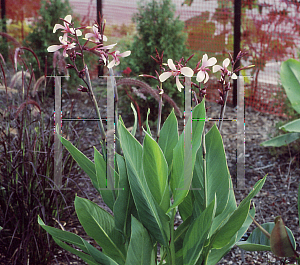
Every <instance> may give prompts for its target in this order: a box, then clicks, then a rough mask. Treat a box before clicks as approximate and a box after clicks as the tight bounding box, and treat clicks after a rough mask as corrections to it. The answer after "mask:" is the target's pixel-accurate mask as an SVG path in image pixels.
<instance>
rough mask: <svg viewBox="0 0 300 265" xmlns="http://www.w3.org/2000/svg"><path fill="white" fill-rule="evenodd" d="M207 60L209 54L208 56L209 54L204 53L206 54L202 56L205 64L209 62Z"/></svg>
mask: <svg viewBox="0 0 300 265" xmlns="http://www.w3.org/2000/svg"><path fill="white" fill-rule="evenodd" d="M207 60H208V56H207V54H204V55H203V56H202V64H203V63H204V62H207Z"/></svg>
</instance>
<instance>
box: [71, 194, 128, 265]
mask: <svg viewBox="0 0 300 265" xmlns="http://www.w3.org/2000/svg"><path fill="white" fill-rule="evenodd" d="M75 210H76V214H77V216H78V219H79V221H80V223H81V225H82V227H83V228H84V230H85V232H86V233H87V234H88V235H89V236H90V237H92V238H93V239H94V240H95V241H96V242H97V243H98V244H99V246H101V247H102V249H103V251H104V253H105V254H107V255H108V256H109V257H111V258H112V259H114V260H115V261H116V262H118V263H119V264H125V260H126V254H125V248H124V245H123V241H122V237H121V233H119V232H118V231H117V230H116V229H115V227H114V219H113V217H112V216H111V215H110V214H109V213H108V212H106V211H105V210H104V209H102V208H101V207H99V206H98V205H97V204H95V203H93V202H91V201H89V200H87V199H84V198H80V197H76V198H75Z"/></svg>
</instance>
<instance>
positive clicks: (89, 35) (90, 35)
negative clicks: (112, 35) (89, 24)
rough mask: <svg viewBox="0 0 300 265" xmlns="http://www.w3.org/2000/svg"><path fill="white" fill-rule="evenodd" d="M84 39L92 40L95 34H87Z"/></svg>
mask: <svg viewBox="0 0 300 265" xmlns="http://www.w3.org/2000/svg"><path fill="white" fill-rule="evenodd" d="M84 37H85V38H86V39H90V38H92V37H94V34H93V33H86V34H85V36H84Z"/></svg>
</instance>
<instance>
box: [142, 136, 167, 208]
mask: <svg viewBox="0 0 300 265" xmlns="http://www.w3.org/2000/svg"><path fill="white" fill-rule="evenodd" d="M143 169H144V175H145V178H146V181H147V184H148V187H149V189H150V191H151V194H152V196H153V198H154V199H155V201H156V202H157V204H158V205H159V206H160V207H161V208H162V210H163V211H164V212H167V210H168V208H169V206H170V193H169V185H168V164H167V161H166V159H165V156H164V154H163V152H162V150H161V149H160V147H159V145H158V144H157V142H156V141H154V139H152V138H151V136H149V135H148V134H147V133H146V134H145V138H144V144H143Z"/></svg>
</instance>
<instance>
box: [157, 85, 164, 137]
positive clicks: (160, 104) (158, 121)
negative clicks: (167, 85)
mask: <svg viewBox="0 0 300 265" xmlns="http://www.w3.org/2000/svg"><path fill="white" fill-rule="evenodd" d="M160 89H161V91H162V83H160ZM162 93H163V92H160V93H159V96H160V98H159V104H158V118H157V133H156V135H157V138H156V140H157V142H158V139H159V134H160V123H161V111H162Z"/></svg>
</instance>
